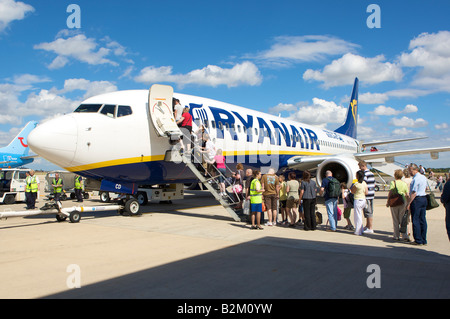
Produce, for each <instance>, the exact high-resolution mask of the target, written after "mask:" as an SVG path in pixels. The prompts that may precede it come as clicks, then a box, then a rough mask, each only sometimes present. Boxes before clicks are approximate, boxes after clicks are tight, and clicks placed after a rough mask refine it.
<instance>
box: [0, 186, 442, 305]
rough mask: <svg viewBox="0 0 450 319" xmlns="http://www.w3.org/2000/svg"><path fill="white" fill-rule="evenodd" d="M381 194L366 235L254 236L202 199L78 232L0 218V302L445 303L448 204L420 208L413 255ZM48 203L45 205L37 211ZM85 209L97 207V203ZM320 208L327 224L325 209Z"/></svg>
mask: <svg viewBox="0 0 450 319" xmlns="http://www.w3.org/2000/svg"><path fill="white" fill-rule="evenodd" d="M435 194H436V195H437V197H438V198H439V194H438V193H435ZM386 195H387V192H385V191H380V192H377V193H376V199H375V203H374V212H375V215H374V229H375V232H374V234H370V235H364V236H355V235H353V232H351V231H348V230H345V229H344V228H343V227H344V226H345V225H346V222H345V221H344V220H341V221H339V223H338V231H337V232H326V231H325V229H326V227H325V225H324V224H322V225H320V226H319V229H318V230H316V231H304V230H303V229H302V228H300V227H297V228H289V227H282V226H271V227H270V226H265V227H264V229H263V230H250V227H249V225H248V224H246V223H244V222H236V221H234V220H233V219H232V218H231V217H230V216H229V215H228V214H227V212H226V210H225V209H224V208H222V207H221V206H220V205H217V202H216V201H215V199H214V198H213V197H212V196H211V194H209V193H208V192H207V191H186V195H185V199H184V200H178V201H174V202H173V203H172V204H159V203H149V204H147V205H146V206H143V207H141V212H142V213H143V214H142V215H141V216H135V217H130V216H122V215H120V214H118V212H117V211H104V212H95V213H83V214H82V217H81V221H80V222H79V223H70V222H68V221H65V222H57V221H56V219H55V216H54V215H39V216H31V217H25V218H22V217H17V218H8V219H7V220H1V221H0V271H1V276H0V298H2V299H10V298H15V299H16V298H19V299H35V298H50V299H59V298H63V299H66V298H67V299H71V298H83V299H86V298H88V299H90V298H96V299H98V298H102V299H103V298H104V299H122V298H126V299H129V298H133V299H134V298H137V299H140V298H150V299H218V300H226V299H273V300H280V299H304V298H307V299H320V298H332V299H347V298H354V299H360V298H361V299H369V298H381V299H392V298H397V299H415V298H431V299H447V298H449V297H450V242H449V238H448V237H447V233H446V229H445V221H444V220H445V209H444V207H443V206H442V205H440V206H439V207H438V208H436V209H433V210H430V211H427V222H428V245H427V246H414V245H411V244H408V243H405V242H398V241H394V240H393V239H392V218H391V214H390V210H389V208H386V206H385V204H386ZM45 202H46V201H45V200H44V199H43V198H42V196H41V198H40V199H39V202H38V204H37V207H42V206H43V205H44V204H45ZM78 204H80V203H76V202H73V201H71V200H69V201H65V202H63V206H64V207H70V206H79V205H78ZM83 205H86V206H88V205H103V204H102V203H100V201H99V199H98V197H93V198H92V199H89V200H85V202H84V203H83ZM24 207H25V204H24V203H18V204H14V205H9V206H5V205H1V206H0V211H1V210H23V209H24ZM318 207H319V211H320V212H321V213H322V214H323V217H324V223H326V221H327V218H326V210H325V207H324V206H323V204H319V205H318ZM340 207H341V208H342V205H340ZM351 218H352V220H353V212H352V216H351ZM78 287H79V288H78Z"/></svg>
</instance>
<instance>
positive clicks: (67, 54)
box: [34, 30, 124, 69]
mask: <svg viewBox="0 0 450 319" xmlns="http://www.w3.org/2000/svg"><path fill="white" fill-rule="evenodd" d="M67 36H68V37H67ZM65 37H67V38H65ZM107 46H109V47H111V49H110V48H105V47H100V46H99V44H98V43H97V42H96V40H95V39H93V38H87V37H86V36H85V35H84V34H75V35H73V32H70V31H66V30H63V31H60V32H59V33H58V35H57V39H56V40H54V41H52V42H44V43H40V44H36V45H35V46H34V49H39V50H44V51H48V52H53V53H56V55H57V57H56V58H55V59H54V60H53V61H52V62H51V63H50V64H49V65H48V68H49V69H60V68H62V67H64V66H65V65H66V64H67V63H69V61H70V59H75V60H77V61H80V62H84V63H88V64H90V65H98V64H110V65H113V66H118V65H119V64H118V63H117V62H115V61H112V60H110V59H107V58H106V56H108V55H109V54H110V52H111V50H114V53H116V54H118V53H117V50H120V52H123V51H124V50H123V47H122V46H120V45H119V44H118V43H117V42H114V41H113V42H109V43H107ZM118 46H120V47H118ZM121 55H123V53H121Z"/></svg>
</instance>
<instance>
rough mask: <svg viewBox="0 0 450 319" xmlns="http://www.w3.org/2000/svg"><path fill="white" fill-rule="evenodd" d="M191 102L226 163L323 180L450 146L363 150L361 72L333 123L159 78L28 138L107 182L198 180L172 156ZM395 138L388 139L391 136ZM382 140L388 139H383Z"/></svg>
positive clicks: (58, 160) (101, 99)
mask: <svg viewBox="0 0 450 319" xmlns="http://www.w3.org/2000/svg"><path fill="white" fill-rule="evenodd" d="M173 97H174V98H177V99H179V100H180V101H181V103H182V105H184V106H187V107H189V112H190V114H191V115H192V117H193V131H196V130H197V129H198V128H199V127H200V126H201V125H203V126H204V127H205V128H206V130H207V131H208V133H209V136H210V137H211V140H212V141H213V142H214V144H215V146H216V148H217V149H219V148H220V149H222V150H223V154H224V155H225V157H226V163H227V165H228V166H229V167H230V168H231V169H234V168H235V166H236V164H237V163H242V164H243V165H244V167H245V168H252V169H261V168H267V167H272V168H275V170H277V171H278V172H284V171H287V170H299V171H304V170H306V169H310V170H315V171H316V176H317V180H318V182H319V184H320V183H321V181H322V178H324V176H325V171H327V170H331V171H332V172H333V176H335V177H336V178H337V179H338V180H339V181H341V182H346V183H347V184H348V185H350V184H351V182H352V180H353V179H354V178H355V173H356V171H357V170H358V169H359V168H358V161H359V160H366V161H368V162H370V161H372V160H376V159H383V161H387V162H393V159H394V157H395V156H402V155H411V154H419V153H430V154H431V156H432V158H437V156H438V153H439V152H446V151H450V147H440V148H428V149H415V150H403V151H392V152H381V151H380V152H367V153H364V152H361V146H362V145H361V143H360V141H358V139H357V116H358V79H355V84H354V86H353V92H352V95H351V99H350V105H349V107H348V111H347V118H346V121H345V123H344V124H343V125H342V126H341V127H339V128H338V129H336V130H335V131H330V130H327V129H322V128H318V127H314V126H311V125H307V124H302V123H299V122H296V121H293V120H289V119H283V118H280V117H276V116H273V115H270V114H266V113H262V112H258V111H255V110H251V109H247V108H243V107H239V106H235V105H231V104H227V103H224V102H219V101H215V100H211V99H206V98H202V97H196V96H191V95H185V94H176V93H173V89H172V87H170V86H165V85H158V84H155V85H153V86H152V87H151V88H150V90H149V91H147V90H129V91H118V92H113V93H107V94H103V95H99V96H95V97H91V98H89V99H87V100H85V101H84V102H82V103H81V105H80V106H79V107H78V108H77V109H76V110H75V111H74V112H73V113H71V114H67V115H64V116H62V117H59V118H56V119H52V120H50V121H48V122H46V123H44V124H41V125H39V126H38V127H37V128H36V129H34V130H33V131H32V132H31V133H30V135H29V137H28V143H29V145H30V147H31V149H32V150H33V151H34V152H36V153H37V154H39V155H40V156H42V157H44V158H46V159H47V160H49V161H50V162H52V163H54V164H56V165H58V166H60V167H62V168H64V169H66V170H68V171H71V172H75V173H76V174H80V175H82V176H85V177H89V178H93V179H96V180H98V181H101V188H102V190H108V191H114V190H116V191H118V190H120V192H123V193H130V194H131V193H135V192H136V190H137V187H139V186H141V185H155V184H168V183H170V184H174V183H193V182H196V181H198V179H197V178H196V176H195V174H194V173H193V172H192V171H191V170H190V169H188V168H187V166H186V164H185V163H183V162H181V163H180V162H173V161H169V160H167V154H168V152H170V150H172V149H173V147H174V146H173V140H174V139H175V140H176V139H177V138H178V137H180V136H182V134H181V132H180V129H179V128H178V126H177V125H176V123H175V121H174V117H173V113H172V98H173ZM391 142H396V141H388V142H386V143H391ZM377 144H383V143H382V142H379V143H377Z"/></svg>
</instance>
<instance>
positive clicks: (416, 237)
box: [241, 161, 427, 245]
mask: <svg viewBox="0 0 450 319" xmlns="http://www.w3.org/2000/svg"><path fill="white" fill-rule="evenodd" d="M359 167H360V170H359V171H358V172H357V173H356V175H355V180H354V183H353V184H352V185H351V187H350V188H348V187H347V185H346V183H339V182H337V180H335V178H334V177H333V176H332V175H333V174H332V172H331V171H327V172H326V177H325V178H324V179H323V181H322V185H319V186H318V185H316V183H315V181H314V180H312V179H311V174H310V173H309V172H308V171H305V172H303V176H302V178H301V180H297V176H296V174H295V172H290V173H289V174H288V180H287V181H286V180H285V176H284V175H280V176H277V175H275V171H274V170H273V169H270V170H269V171H268V173H267V174H265V175H262V174H261V172H260V171H258V170H253V171H252V170H251V169H247V170H246V178H245V179H244V198H246V199H247V201H248V203H249V208H250V209H249V211H250V215H251V227H250V229H263V227H262V224H263V220H264V217H263V216H264V212H267V213H266V216H267V222H266V223H265V225H266V226H269V227H271V226H275V225H285V226H287V227H297V226H300V227H302V228H303V229H304V230H308V231H309V230H312V231H313V230H316V229H317V216H316V200H317V196H318V195H319V196H324V199H325V206H326V210H327V215H328V222H327V224H329V226H328V227H327V231H330V232H333V231H336V226H337V222H338V221H339V220H341V218H342V217H343V218H344V219H345V221H346V226H345V227H344V229H346V230H350V231H353V232H354V234H355V235H358V236H360V235H363V234H371V233H373V199H374V196H375V195H374V194H375V179H374V177H373V174H372V173H371V172H370V170H369V169H368V168H367V164H366V163H365V162H363V161H362V162H360V163H359ZM241 169H242V166H241ZM241 171H242V170H241ZM394 178H395V180H394V181H392V182H391V184H390V188H389V193H388V197H387V202H386V206H387V207H390V211H391V216H392V223H393V239H394V240H396V241H405V242H410V243H411V244H414V245H426V244H427V223H426V216H425V211H426V206H427V199H426V193H425V191H426V188H427V182H426V178H425V177H424V176H423V175H422V174H420V173H419V167H418V166H417V165H416V164H411V165H410V166H409V167H408V168H407V169H405V170H400V169H399V170H396V171H395V174H394ZM336 182H337V183H338V184H337V185H338V186H336ZM336 187H339V188H340V190H339V192H338V193H337V195H336ZM338 197H342V199H343V204H344V212H343V216H342V213H341V210H340V209H338V207H337V206H338ZM244 206H245V205H244ZM352 208H353V222H354V224H353V223H352V220H351V218H350V215H351V211H352ZM278 215H280V216H281V222H279V221H278ZM364 219H365V221H366V223H365V226H364V225H363V224H364Z"/></svg>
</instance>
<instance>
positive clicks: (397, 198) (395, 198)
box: [388, 181, 405, 207]
mask: <svg viewBox="0 0 450 319" xmlns="http://www.w3.org/2000/svg"><path fill="white" fill-rule="evenodd" d="M394 185H395V188H394V189H391V190H390V191H389V195H388V206H389V207H397V206H401V205H403V204H405V199H404V198H403V196H402V195H400V194H399V193H398V189H397V183H396V182H395V181H394Z"/></svg>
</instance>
